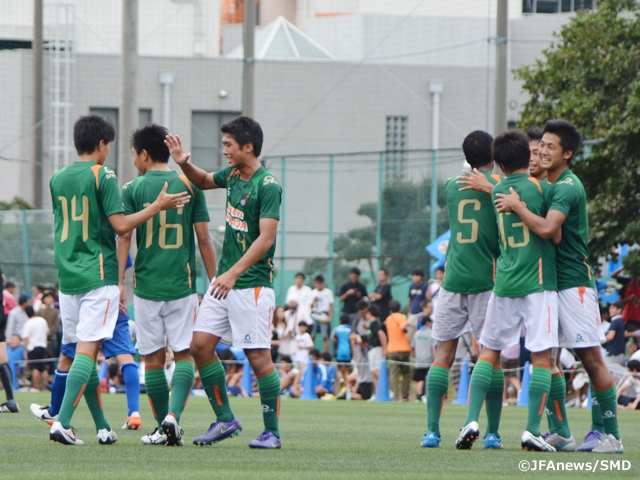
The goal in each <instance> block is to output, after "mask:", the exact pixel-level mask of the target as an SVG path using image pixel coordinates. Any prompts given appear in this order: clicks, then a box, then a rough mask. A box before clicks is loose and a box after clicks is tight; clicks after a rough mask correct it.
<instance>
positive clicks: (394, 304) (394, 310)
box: [389, 300, 402, 313]
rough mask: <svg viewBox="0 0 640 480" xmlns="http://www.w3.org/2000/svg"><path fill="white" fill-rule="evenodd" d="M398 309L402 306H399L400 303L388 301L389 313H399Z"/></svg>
mask: <svg viewBox="0 0 640 480" xmlns="http://www.w3.org/2000/svg"><path fill="white" fill-rule="evenodd" d="M400 308H402V305H400V302H399V301H398V300H390V301H389V310H391V313H397V312H399V311H400Z"/></svg>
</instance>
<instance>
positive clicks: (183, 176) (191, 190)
mask: <svg viewBox="0 0 640 480" xmlns="http://www.w3.org/2000/svg"><path fill="white" fill-rule="evenodd" d="M178 178H179V179H180V180H182V181H183V182H184V184H185V185H186V186H187V188H188V189H189V191H190V192H191V195H194V196H195V193H194V192H193V188H191V184H190V183H189V180H187V177H186V176H185V175H180V176H179V177H178Z"/></svg>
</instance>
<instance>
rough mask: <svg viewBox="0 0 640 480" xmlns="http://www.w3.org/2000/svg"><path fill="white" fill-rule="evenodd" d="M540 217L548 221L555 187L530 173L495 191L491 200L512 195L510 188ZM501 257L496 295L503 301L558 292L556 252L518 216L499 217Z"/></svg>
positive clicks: (507, 181) (510, 178) (506, 181)
mask: <svg viewBox="0 0 640 480" xmlns="http://www.w3.org/2000/svg"><path fill="white" fill-rule="evenodd" d="M510 187H513V189H514V190H515V191H516V192H517V193H518V195H520V201H521V202H522V203H524V204H525V205H526V207H527V208H528V209H529V210H530V211H531V212H533V213H535V214H536V215H539V216H541V217H544V216H546V215H547V210H548V208H549V205H550V204H551V195H552V193H553V187H552V186H551V185H550V184H548V183H544V182H539V181H538V180H536V179H535V178H533V177H530V176H529V174H527V173H517V174H512V175H509V176H508V177H507V178H506V179H504V180H503V181H502V182H500V183H499V184H498V185H496V186H495V187H493V192H492V194H491V197H492V198H493V200H494V201H495V199H496V198H497V196H496V194H498V193H504V194H509V188H510ZM496 215H497V216H498V231H499V233H500V257H499V258H498V270H497V273H496V284H495V285H494V287H493V293H494V294H495V295H497V296H499V297H525V296H527V295H530V294H532V293H536V292H542V291H545V290H551V291H555V290H557V282H556V248H555V246H554V245H553V242H552V241H551V240H544V239H542V238H540V237H539V236H537V235H536V234H535V233H533V232H531V231H530V230H529V229H528V228H527V226H526V225H525V224H524V222H523V221H522V220H521V219H520V217H519V216H518V215H517V214H515V213H497V212H496Z"/></svg>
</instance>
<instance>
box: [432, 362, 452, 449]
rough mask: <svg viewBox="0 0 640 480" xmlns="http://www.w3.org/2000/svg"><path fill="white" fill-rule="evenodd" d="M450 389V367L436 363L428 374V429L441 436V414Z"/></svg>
mask: <svg viewBox="0 0 640 480" xmlns="http://www.w3.org/2000/svg"><path fill="white" fill-rule="evenodd" d="M447 390H449V367H448V366H447V365H445V364H444V363H434V364H433V365H432V366H431V368H430V369H429V374H428V375H427V430H429V431H430V432H434V433H435V434H436V436H438V437H439V436H440V415H442V407H443V406H444V401H445V399H446V398H447Z"/></svg>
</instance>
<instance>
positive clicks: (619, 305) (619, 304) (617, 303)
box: [609, 301, 624, 310]
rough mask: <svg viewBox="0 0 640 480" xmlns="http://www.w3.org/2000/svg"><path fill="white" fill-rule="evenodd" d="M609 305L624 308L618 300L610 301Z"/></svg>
mask: <svg viewBox="0 0 640 480" xmlns="http://www.w3.org/2000/svg"><path fill="white" fill-rule="evenodd" d="M611 305H613V306H614V307H616V308H618V309H620V310H622V309H624V304H623V303H622V302H620V301H617V302H613V303H610V304H609V306H611Z"/></svg>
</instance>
